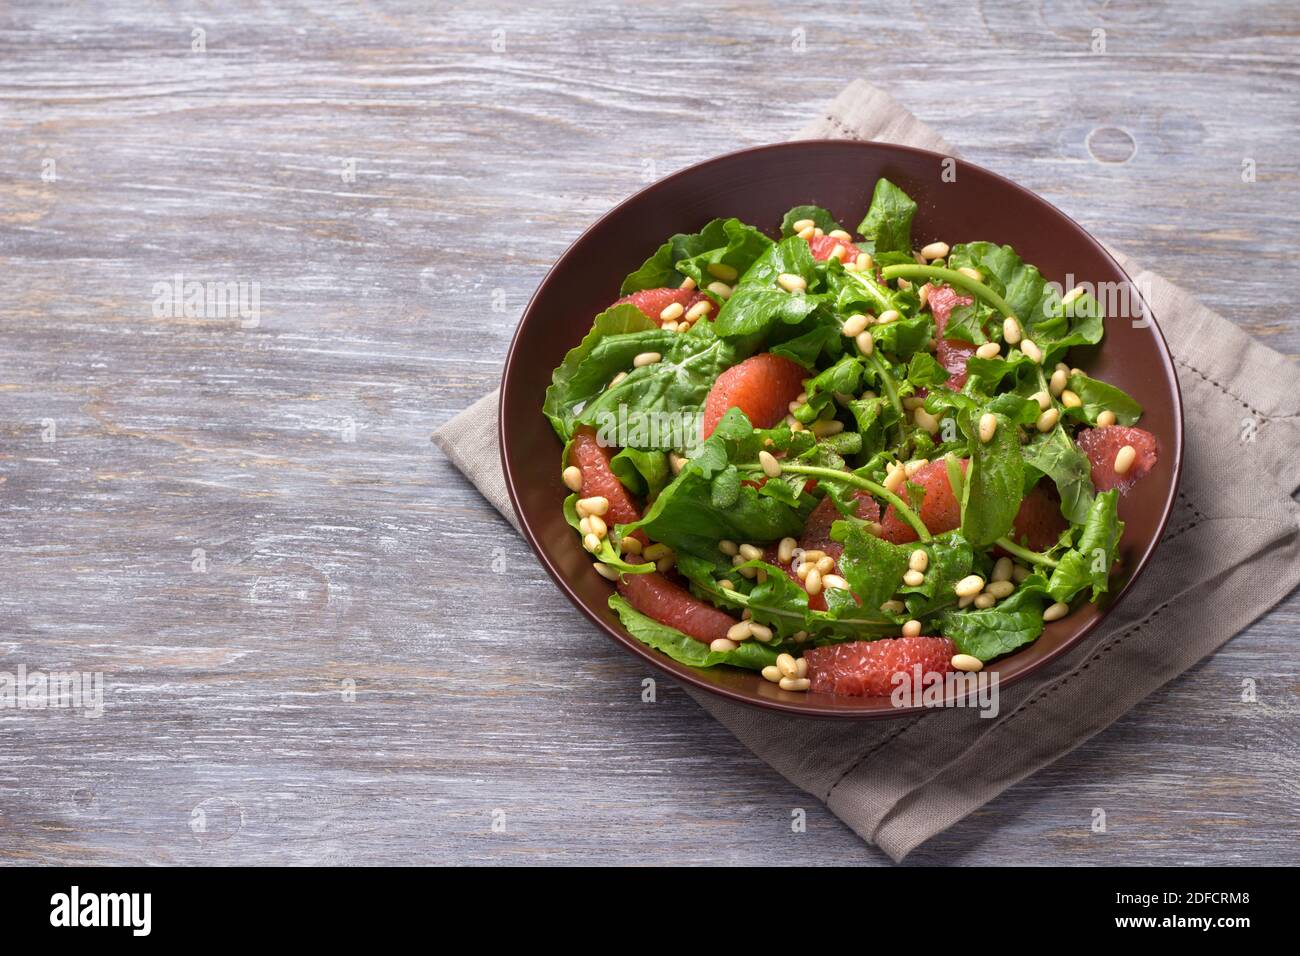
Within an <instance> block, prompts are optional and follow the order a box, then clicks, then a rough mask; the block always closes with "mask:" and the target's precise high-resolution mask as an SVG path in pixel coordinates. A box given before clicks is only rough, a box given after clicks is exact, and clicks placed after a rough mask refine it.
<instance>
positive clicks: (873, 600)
mask: <svg viewBox="0 0 1300 956" xmlns="http://www.w3.org/2000/svg"><path fill="white" fill-rule="evenodd" d="M831 538H832V539H834V540H835V541H841V542H843V544H844V554H843V555H842V556H841V557H840V571H841V572H842V573H843V575H844V580H846V581H848V582H849V588H850V589H851V590H852V591H853V593H854V594H856V595H857V596H858V599H859V600H860V601H861V602H862V607H863V609H865V610H866V611H868V612H873V611H874V612H876V613H879V608H880V605H882V604H884V603H885V602H886V601H888V600H891V599H892V598H893V596H894V595H895V594H897V593H898V591H899V589H900V588H901V587H902V586H903V574H904V572H906V571H907V561H908V558H909V557H911V554H912V549H911V548H909V547H905V546H903V545H898V544H892V543H890V542H888V541H886V540H884V539H883V538H877V537H876V536H875V535H873V534H872V533H871V532H869V531H867V530H866V528H865V527H864V525H863V524H862V522H860V521H856V520H845V521H836V522H835V523H834V524H833V525H831Z"/></svg>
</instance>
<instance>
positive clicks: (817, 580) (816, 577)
mask: <svg viewBox="0 0 1300 956" xmlns="http://www.w3.org/2000/svg"><path fill="white" fill-rule="evenodd" d="M803 567H804V568H806V567H808V565H807V564H804V565H803ZM801 570H802V568H801ZM803 586H804V590H805V591H807V592H808V593H809V594H821V593H822V573H821V572H820V571H818V570H817V569H816V568H812V569H811V570H810V571H809V572H808V576H807V577H806V578H804V581H803Z"/></svg>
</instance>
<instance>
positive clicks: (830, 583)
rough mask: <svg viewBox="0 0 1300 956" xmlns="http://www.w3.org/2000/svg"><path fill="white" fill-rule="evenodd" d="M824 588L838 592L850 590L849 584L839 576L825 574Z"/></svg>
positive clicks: (823, 576)
mask: <svg viewBox="0 0 1300 956" xmlns="http://www.w3.org/2000/svg"><path fill="white" fill-rule="evenodd" d="M822 587H823V588H831V589H833V590H836V591H847V590H848V589H849V582H848V581H845V580H844V579H843V578H842V577H840V576H839V575H838V574H823V575H822Z"/></svg>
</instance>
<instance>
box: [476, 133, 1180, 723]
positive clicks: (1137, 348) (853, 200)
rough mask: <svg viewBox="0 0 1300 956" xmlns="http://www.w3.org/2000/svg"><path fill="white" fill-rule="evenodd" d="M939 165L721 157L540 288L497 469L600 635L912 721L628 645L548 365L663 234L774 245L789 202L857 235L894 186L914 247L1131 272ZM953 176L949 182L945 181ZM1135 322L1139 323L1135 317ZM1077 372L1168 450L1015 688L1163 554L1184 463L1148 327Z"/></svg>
mask: <svg viewBox="0 0 1300 956" xmlns="http://www.w3.org/2000/svg"><path fill="white" fill-rule="evenodd" d="M943 163H944V157H942V156H940V155H939V154H937V153H931V152H928V151H925V150H920V149H910V148H906V147H901V146H891V145H887V144H880V143H862V142H854V141H844V140H824V141H818V140H814V141H803V142H792V143H781V144H777V145H772V146H760V147H756V148H753V149H746V150H742V151H740V152H736V153H730V154H728V155H726V156H720V157H718V158H717V159H712V160H709V161H707V162H704V163H700V164H699V165H697V166H692V167H690V168H689V169H684V170H682V171H681V172H678V173H674V174H673V175H671V176H669V177H667V178H666V179H663V180H661V181H659V182H657V183H655V184H654V185H652V186H650V187H648V188H646V189H643V190H642V191H641V192H639V193H637V194H636V195H634V196H632V197H631V198H630V199H628V200H627V201H625V202H623V203H621V204H620V205H618V206H617V207H615V208H614V209H613V210H612V211H610V212H609V213H607V214H606V215H605V216H604V217H602V218H601V219H600V221H598V222H597V223H596V224H595V225H593V226H592V227H591V228H590V229H588V230H587V231H586V232H585V233H583V234H582V236H581V237H580V238H579V239H578V241H577V242H575V243H574V244H573V245H572V246H570V247H569V249H568V251H566V252H565V253H564V255H562V256H561V257H560V259H559V261H558V262H556V264H555V266H554V267H553V268H552V269H551V271H550V273H549V274H548V275H547V276H546V278H545V280H543V282H542V284H541V286H540V287H539V288H538V290H537V292H536V294H535V295H534V296H533V299H532V301H531V302H530V303H529V304H528V308H527V309H526V310H525V312H524V316H523V319H522V320H521V321H520V323H519V329H518V331H517V332H516V333H515V338H514V342H513V343H511V346H510V354H509V356H508V357H507V359H506V366H505V376H504V380H503V381H502V383H501V419H500V437H501V462H502V466H503V468H504V470H505V476H506V483H507V485H508V487H509V490H510V500H511V502H512V503H513V505H514V508H515V512H516V513H517V514H518V515H519V524H520V526H521V527H522V528H523V531H524V536H525V537H526V538H527V539H528V542H529V543H530V544H531V545H532V546H533V550H535V551H536V552H537V556H538V558H540V559H541V562H542V565H543V566H544V567H545V568H546V570H547V571H548V572H549V573H550V575H551V577H552V578H554V579H555V583H556V584H558V585H559V587H560V589H561V590H562V591H563V592H564V593H565V594H566V595H568V597H569V599H570V600H571V601H573V603H574V604H575V605H577V606H578V608H579V609H581V610H582V612H583V613H584V614H586V615H587V617H589V618H590V619H591V620H592V621H594V622H595V623H596V625H597V626H598V627H600V628H601V629H602V630H603V631H604V632H605V633H606V634H608V635H609V636H610V637H611V638H613V639H614V640H615V641H617V642H618V643H620V644H622V645H623V646H624V647H625V648H627V650H628V651H630V652H631V653H633V654H635V655H637V656H638V657H641V658H642V659H644V660H645V661H646V663H647V664H651V665H653V666H655V667H657V668H659V669H661V670H664V671H667V672H669V673H671V674H672V675H673V676H674V677H676V678H677V679H678V680H680V681H683V682H684V683H687V684H690V685H693V686H695V687H700V688H703V689H705V690H707V691H710V692H712V693H715V694H718V695H720V696H722V697H726V698H730V699H731V700H735V701H740V702H742V703H746V704H752V705H755V706H758V707H764V708H768V709H770V710H779V711H785V712H788V713H791V714H802V715H808V716H816V717H856V718H867V717H897V716H900V715H902V714H905V713H909V712H910V711H909V710H906V709H899V708H895V707H893V706H891V704H890V702H889V700H888V699H887V698H853V697H835V696H831V695H825V694H811V693H790V692H787V691H782V690H780V689H778V688H777V687H776V685H774V684H770V683H768V682H767V681H765V680H764V679H763V678H762V677H761V676H760V675H758V674H756V673H753V672H750V671H744V670H739V669H734V668H729V667H715V668H711V669H707V670H697V669H694V668H691V667H686V666H684V665H681V664H678V663H676V662H675V661H672V660H670V659H669V658H667V657H665V656H664V655H663V654H660V653H659V652H657V651H654V650H652V649H650V648H648V647H646V646H645V645H643V644H641V643H639V642H638V641H636V640H635V639H633V638H632V637H631V636H629V635H628V634H627V633H626V632H625V631H624V630H623V628H622V626H621V625H620V624H619V622H618V619H617V617H616V616H615V614H614V612H613V611H611V610H610V609H609V606H608V605H607V603H606V601H607V599H608V597H609V594H610V588H611V585H610V583H609V582H608V581H606V580H605V579H604V578H602V577H600V576H599V575H597V574H596V573H595V571H593V570H592V568H591V561H590V559H589V558H588V556H587V554H586V552H584V551H583V550H582V547H581V546H580V545H579V543H578V540H577V537H576V536H575V535H574V534H573V532H572V530H571V529H570V528H569V526H568V525H567V524H566V523H565V520H564V516H563V514H562V513H561V508H560V505H561V502H562V501H563V500H564V497H565V495H566V494H567V491H566V489H565V488H564V485H563V484H561V482H560V474H559V473H560V454H561V445H560V442H559V441H558V440H557V439H556V437H555V434H554V433H553V432H552V430H551V428H550V425H549V424H548V423H547V421H546V419H545V418H544V417H543V415H542V396H543V393H544V392H545V390H546V387H547V385H548V384H549V383H550V379H551V370H552V369H553V368H555V366H557V365H558V364H559V363H560V361H561V359H563V357H564V354H565V352H567V351H568V350H569V349H570V348H572V347H573V346H575V345H576V344H577V343H578V342H579V341H580V340H581V339H582V337H583V335H585V334H586V332H587V331H588V330H589V329H590V327H591V319H592V317H593V316H594V315H596V313H598V312H600V311H601V310H603V309H604V308H606V307H607V306H608V305H609V304H610V303H611V302H612V301H613V300H614V299H616V298H617V297H618V294H619V285H620V283H621V282H622V280H623V277H624V276H625V275H627V273H629V272H631V271H632V270H633V269H635V268H637V266H639V265H640V264H641V263H642V262H643V261H644V260H645V259H646V257H648V256H649V255H650V254H651V253H652V252H654V250H655V249H656V248H657V247H658V246H659V244H660V243H662V242H663V241H664V240H665V239H666V238H667V237H668V236H670V235H672V234H673V233H676V232H692V231H694V230H696V229H698V228H699V227H700V226H702V225H703V224H704V223H705V222H707V221H708V220H710V219H713V218H715V217H726V216H736V217H738V218H740V219H741V220H743V221H745V222H748V223H751V224H753V225H755V226H758V227H759V228H761V229H764V230H766V231H767V232H768V233H769V234H771V235H775V234H776V233H777V231H778V229H779V227H780V223H781V217H782V215H783V214H784V213H785V211H786V210H787V209H789V208H790V207H792V206H796V205H800V204H805V203H810V204H816V205H819V206H824V207H825V208H827V209H829V210H830V211H831V212H832V213H834V215H835V217H836V218H837V219H838V220H839V221H840V222H843V223H846V224H847V225H848V227H849V228H852V227H853V226H854V225H856V224H857V223H858V222H859V221H860V220H861V218H862V216H863V214H864V213H865V212H866V208H867V205H868V203H869V200H870V193H871V189H872V187H873V185H874V184H875V181H876V179H877V178H878V177H880V176H886V177H888V178H889V179H891V180H892V181H893V182H895V183H897V184H898V185H899V186H901V187H902V188H903V189H904V190H906V191H907V192H908V193H909V194H910V195H911V196H912V197H913V198H914V199H915V200H916V202H917V205H918V207H919V208H918V210H917V214H916V219H915V223H914V226H913V238H914V240H915V241H916V244H917V246H918V247H920V246H921V245H923V244H925V243H927V242H931V241H933V240H936V239H942V240H944V241H945V242H949V243H957V242H963V241H969V240H975V239H987V240H991V241H995V242H999V243H1009V244H1010V245H1012V246H1014V247H1015V249H1016V251H1017V252H1018V253H1019V254H1020V255H1021V256H1022V257H1023V258H1024V259H1025V260H1026V261H1027V262H1032V263H1034V264H1035V265H1037V266H1038V268H1039V269H1040V270H1041V271H1042V273H1043V275H1044V276H1046V277H1047V278H1048V280H1051V281H1056V282H1059V283H1061V284H1062V285H1063V286H1065V287H1066V288H1069V286H1067V285H1066V283H1067V282H1068V281H1071V280H1069V279H1068V278H1067V277H1068V276H1070V275H1073V276H1074V280H1073V281H1076V282H1092V283H1102V282H1108V283H1116V284H1123V285H1124V287H1126V288H1131V285H1130V284H1129V283H1128V277H1127V276H1126V275H1125V274H1124V271H1123V270H1122V269H1121V268H1120V267H1119V265H1118V264H1117V263H1116V262H1115V260H1114V259H1112V258H1111V257H1110V256H1109V255H1108V254H1107V253H1106V250H1105V249H1103V248H1102V247H1101V245H1100V244H1099V243H1098V242H1097V241H1096V240H1095V239H1093V238H1092V237H1091V236H1090V235H1088V233H1086V232H1085V231H1084V230H1083V229H1082V228H1080V226H1079V225H1078V224H1077V223H1075V222H1073V221H1072V220H1071V219H1069V218H1068V217H1066V216H1065V215H1064V214H1063V213H1061V212H1060V211H1059V210H1057V209H1056V208H1054V207H1053V206H1051V205H1049V204H1048V203H1046V202H1044V201H1043V200H1042V199H1039V198H1038V197H1037V196H1035V195H1034V194H1033V193H1030V192H1028V191H1027V190H1025V189H1022V188H1021V187H1019V186H1017V185H1016V184H1015V183H1012V182H1010V181H1008V180H1006V179H1003V178H1002V177H1001V176H997V175H995V174H994V173H991V172H988V171H987V170H984V169H980V168H979V167H977V166H972V165H971V164H969V163H965V162H962V163H959V164H958V166H957V167H956V174H957V175H956V178H955V180H954V181H952V182H944V181H943V180H942V179H941V173H942V171H943V168H944V167H943V165H942V164H943ZM948 178H951V177H948ZM1137 314H1140V313H1137ZM1070 359H1071V362H1072V363H1073V364H1075V365H1077V366H1079V367H1081V368H1083V369H1085V370H1086V371H1088V372H1089V373H1091V374H1093V375H1095V376H1097V377H1099V378H1102V379H1104V380H1106V381H1108V382H1111V383H1113V384H1115V385H1117V386H1119V387H1121V388H1123V389H1124V390H1125V391H1127V392H1128V393H1129V394H1130V395H1132V396H1133V397H1134V398H1136V399H1137V400H1138V401H1139V402H1141V403H1142V406H1143V407H1144V408H1145V410H1146V413H1145V415H1144V416H1143V420H1142V425H1143V427H1145V428H1146V429H1148V430H1150V431H1152V432H1154V433H1155V434H1156V436H1157V437H1158V438H1159V440H1160V446H1161V456H1160V462H1159V464H1158V465H1157V467H1156V468H1155V470H1154V471H1153V472H1152V473H1151V474H1150V475H1148V476H1147V477H1146V478H1144V479H1143V480H1142V481H1141V482H1139V483H1138V484H1137V485H1136V486H1135V487H1134V488H1133V490H1132V491H1130V493H1129V494H1128V495H1127V496H1126V497H1123V498H1122V499H1121V502H1120V509H1119V510H1120V517H1121V518H1122V519H1123V520H1124V521H1125V523H1126V525H1127V527H1126V528H1125V531H1124V538H1123V543H1122V554H1121V560H1122V566H1121V570H1120V572H1119V573H1118V578H1117V580H1115V585H1116V589H1115V591H1114V592H1112V595H1113V596H1112V597H1111V598H1110V600H1109V603H1108V605H1103V606H1101V607H1096V606H1092V605H1088V606H1086V607H1084V608H1082V609H1081V610H1079V611H1076V612H1075V613H1074V614H1072V615H1070V616H1069V617H1067V618H1065V619H1064V620H1061V621H1057V622H1054V623H1052V624H1049V625H1048V626H1047V629H1046V630H1045V631H1044V632H1043V634H1042V636H1040V637H1039V638H1038V640H1037V641H1035V642H1034V643H1032V644H1030V645H1028V646H1026V647H1024V648H1023V649H1021V650H1019V651H1016V652H1015V653H1013V654H1010V655H1008V656H1007V657H1004V658H1002V659H1000V660H998V661H997V662H995V663H994V664H991V665H990V669H996V670H997V671H998V673H999V675H1000V679H1001V681H1002V682H1003V683H1009V682H1011V681H1015V680H1018V679H1019V678H1022V677H1024V676H1025V675H1027V674H1030V673H1032V672H1033V671H1035V670H1037V669H1038V668H1040V667H1042V666H1043V665H1045V664H1046V663H1047V662H1048V661H1050V660H1052V659H1053V658H1055V657H1057V656H1058V655H1060V654H1063V653H1064V652H1065V651H1066V650H1068V649H1069V648H1070V647H1071V646H1072V645H1074V644H1075V643H1077V642H1078V641H1079V640H1080V639H1081V638H1082V637H1083V636H1084V635H1085V634H1087V633H1088V632H1089V631H1091V630H1092V629H1093V628H1094V627H1096V626H1097V624H1098V623H1099V622H1100V621H1101V620H1102V618H1104V617H1105V615H1106V613H1107V611H1108V610H1109V608H1110V607H1113V606H1114V604H1115V602H1116V601H1119V600H1122V599H1123V596H1124V594H1125V592H1126V591H1128V589H1129V588H1130V587H1131V586H1132V582H1133V580H1134V579H1135V578H1136V577H1137V576H1138V575H1139V574H1140V573H1141V572H1142V569H1143V567H1145V565H1146V563H1147V561H1148V559H1149V558H1150V557H1151V554H1152V552H1153V551H1154V550H1155V547H1156V544H1157V542H1158V541H1159V540H1160V535H1161V533H1162V532H1163V530H1164V527H1165V522H1166V520H1167V519H1168V518H1169V514H1170V512H1171V510H1172V509H1173V505H1174V495H1175V493H1176V490H1177V485H1178V475H1179V470H1180V466H1181V461H1182V448H1183V441H1182V428H1183V412H1182V401H1181V398H1180V396H1179V392H1178V379H1177V377H1176V376H1175V374H1174V366H1173V362H1172V360H1171V359H1170V356H1169V351H1168V348H1167V347H1166V346H1165V342H1164V339H1163V337H1162V336H1161V334H1160V331H1159V329H1158V328H1157V327H1156V326H1155V324H1154V323H1153V322H1151V323H1145V324H1142V323H1139V324H1137V325H1136V326H1135V324H1134V323H1133V322H1131V321H1123V320H1118V319H1115V318H1110V319H1109V320H1108V321H1107V323H1106V338H1105V340H1104V342H1103V344H1102V345H1101V346H1099V347H1097V348H1094V349H1075V350H1074V351H1072V352H1071V355H1070Z"/></svg>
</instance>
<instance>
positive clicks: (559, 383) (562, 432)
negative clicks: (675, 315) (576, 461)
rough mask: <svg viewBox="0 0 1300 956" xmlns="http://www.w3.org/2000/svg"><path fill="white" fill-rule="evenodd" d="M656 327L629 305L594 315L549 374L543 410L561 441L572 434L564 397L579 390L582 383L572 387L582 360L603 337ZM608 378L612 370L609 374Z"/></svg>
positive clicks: (570, 404)
mask: <svg viewBox="0 0 1300 956" xmlns="http://www.w3.org/2000/svg"><path fill="white" fill-rule="evenodd" d="M656 328H657V326H656V325H655V323H654V322H653V321H652V320H651V319H648V318H646V315H645V313H644V312H642V311H641V310H640V309H638V308H637V307H636V306H634V305H631V304H627V303H625V304H623V305H616V306H614V307H613V308H611V309H606V310H605V311H604V312H602V313H600V315H598V316H596V320H595V322H593V323H592V326H591V331H590V332H588V333H587V334H586V336H585V337H584V338H583V340H582V341H581V342H579V343H578V345H577V346H576V347H574V348H572V349H570V350H569V352H568V354H567V355H565V356H564V361H563V362H561V363H560V365H559V367H558V368H557V369H556V370H555V371H554V372H553V373H552V374H551V384H550V386H549V387H548V388H547V389H546V398H545V400H544V401H543V403H542V412H543V413H544V414H545V415H546V417H547V418H549V419H550V421H551V427H553V428H554V429H555V433H556V434H557V435H559V436H560V440H561V441H566V442H567V441H568V440H569V439H570V438H571V437H572V435H573V415H572V407H573V404H574V403H573V402H572V401H570V400H567V398H568V396H569V395H570V394H571V392H573V391H574V390H575V389H577V390H581V389H582V388H583V387H582V386H574V385H573V380H574V379H575V378H576V377H577V376H578V370H579V368H580V367H581V366H582V364H583V362H584V361H585V360H586V359H587V358H588V357H589V356H590V355H591V353H592V351H593V350H594V349H595V348H596V346H597V344H599V343H600V342H601V341H602V340H603V339H604V338H606V337H607V336H611V335H624V334H627V333H631V332H647V331H653V330H654V329H656ZM609 377H610V378H612V377H613V373H612V372H611V373H610V376H609ZM608 381H609V378H606V379H605V380H604V381H602V382H601V385H602V386H603V385H604V384H605V382H608Z"/></svg>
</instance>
